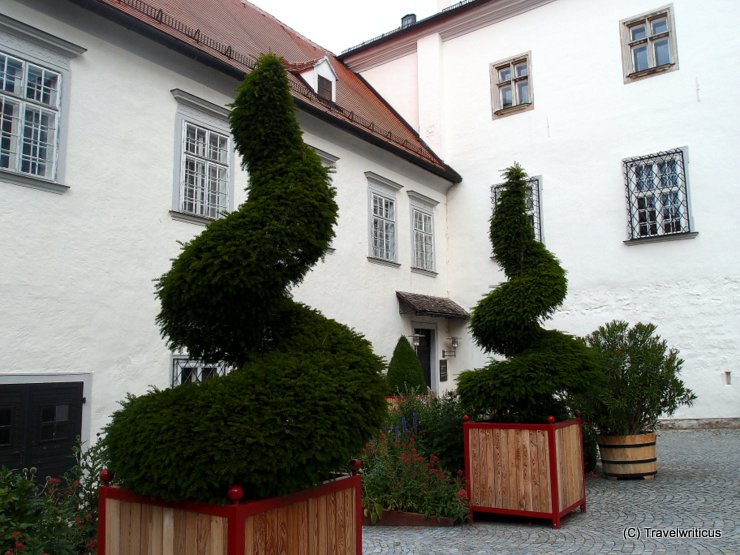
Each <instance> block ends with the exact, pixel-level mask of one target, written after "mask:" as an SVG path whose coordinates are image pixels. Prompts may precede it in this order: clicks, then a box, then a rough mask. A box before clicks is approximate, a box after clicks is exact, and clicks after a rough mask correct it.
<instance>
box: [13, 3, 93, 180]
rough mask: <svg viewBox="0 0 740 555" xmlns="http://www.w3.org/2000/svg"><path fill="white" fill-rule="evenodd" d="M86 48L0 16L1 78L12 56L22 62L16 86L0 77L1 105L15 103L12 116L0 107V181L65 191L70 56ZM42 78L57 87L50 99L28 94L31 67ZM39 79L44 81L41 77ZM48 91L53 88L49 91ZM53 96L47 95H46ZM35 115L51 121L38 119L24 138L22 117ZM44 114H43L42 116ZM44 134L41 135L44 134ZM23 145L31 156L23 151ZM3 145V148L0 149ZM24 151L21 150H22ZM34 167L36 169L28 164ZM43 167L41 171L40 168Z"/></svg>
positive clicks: (71, 57) (72, 56) (77, 54)
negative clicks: (0, 154)
mask: <svg viewBox="0 0 740 555" xmlns="http://www.w3.org/2000/svg"><path fill="white" fill-rule="evenodd" d="M84 52H85V48H83V47H81V46H78V45H76V44H73V43H71V42H68V41H66V40H64V39H61V38H59V37H56V36H54V35H50V34H48V33H46V32H44V31H41V30H39V29H36V28H35V27H31V26H29V25H26V24H25V23H22V22H20V21H17V20H15V19H12V18H10V17H7V16H5V15H2V14H0V53H2V55H3V57H0V77H4V74H5V64H4V62H7V61H10V60H12V61H13V62H14V65H15V66H16V67H17V66H18V65H20V66H21V68H22V70H21V72H22V76H21V80H20V82H19V83H18V88H17V89H14V90H6V89H8V88H9V87H6V86H4V83H3V81H4V80H2V79H0V104H2V106H3V107H6V106H15V110H14V114H13V115H12V116H11V114H10V112H9V111H7V109H5V110H0V119H2V122H0V137H2V142H1V143H0V144H2V146H6V147H7V152H6V156H7V157H6V158H5V159H4V161H5V162H7V166H6V167H0V181H4V182H7V183H13V184H16V185H23V186H26V187H32V188H35V189H41V190H44V191H50V192H54V193H63V192H65V191H66V190H68V189H69V186H68V185H66V184H65V183H64V180H65V162H66V143H67V130H68V128H69V96H70V77H71V75H70V74H71V71H70V66H71V60H72V59H73V58H75V57H76V56H79V55H81V54H83V53H84ZM31 69H33V70H34V71H36V72H40V73H41V74H42V76H53V78H54V79H55V81H56V89H55V90H54V91H53V97H50V98H49V99H48V101H44V100H43V98H42V99H39V98H34V97H33V96H31V95H29V90H28V88H27V84H28V81H27V78H28V72H29V70H31ZM42 80H43V79H42ZM50 92H51V91H50ZM50 96H51V95H50ZM34 113H35V114H36V115H37V116H38V117H39V118H41V117H43V116H45V117H46V118H49V120H51V121H49V123H47V124H42V123H41V121H40V120H39V121H38V122H37V123H38V125H36V124H33V126H32V127H31V128H30V129H32V130H33V133H32V134H33V136H34V139H33V140H31V141H27V140H24V138H23V136H24V135H25V131H26V129H27V124H26V121H27V120H26V117H27V116H28V115H31V114H34ZM21 114H23V119H24V121H23V122H21V123H20V125H18V126H16V127H15V129H13V121H14V120H15V118H16V117H21ZM42 114H43V116H42ZM44 135H46V137H45V138H44V139H42V136H44ZM24 143H25V145H26V146H27V147H29V148H30V149H31V151H33V154H32V153H31V152H30V151H29V150H28V148H26V149H24ZM0 148H1V147H0ZM24 151H25V152H24ZM34 165H36V168H35V170H34V169H33V168H32V166H34ZM41 167H43V172H42V171H39V170H40V168H41Z"/></svg>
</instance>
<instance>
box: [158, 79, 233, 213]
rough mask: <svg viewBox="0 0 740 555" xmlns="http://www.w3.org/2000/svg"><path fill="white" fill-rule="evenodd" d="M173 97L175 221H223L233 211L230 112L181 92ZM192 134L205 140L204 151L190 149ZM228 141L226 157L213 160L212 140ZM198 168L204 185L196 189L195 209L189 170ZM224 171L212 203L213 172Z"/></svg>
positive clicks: (173, 197) (174, 93) (199, 185)
mask: <svg viewBox="0 0 740 555" xmlns="http://www.w3.org/2000/svg"><path fill="white" fill-rule="evenodd" d="M171 92H172V96H173V97H174V98H175V100H176V101H177V112H176V118H175V160H174V170H173V175H174V179H173V194H172V209H171V211H170V214H171V215H172V217H173V218H175V219H178V220H184V221H188V222H192V223H197V224H201V225H205V224H208V223H209V222H211V221H213V220H215V219H218V218H220V217H222V215H223V214H224V213H225V212H229V211H231V210H232V209H233V202H234V173H235V172H234V146H233V140H232V138H231V134H230V129H229V111H228V110H227V109H226V108H223V107H221V106H218V105H216V104H213V103H212V102H209V101H207V100H204V99H202V98H198V97H197V96H194V95H192V94H190V93H187V92H185V91H182V90H180V89H173V90H172V91H171ZM189 130H196V131H197V132H198V133H202V134H203V136H204V137H205V143H204V146H205V147H206V148H205V149H204V150H202V151H196V150H194V149H193V148H190V147H189V145H190V144H192V143H190V142H189V141H188V132H189ZM214 137H216V138H221V139H224V140H225V141H226V144H225V146H224V149H225V151H224V153H223V154H224V156H223V157H218V156H216V157H214V156H213V155H212V151H211V149H210V148H209V147H210V145H211V142H210V141H211V139H212V138H214ZM193 165H197V166H198V167H199V168H201V169H202V170H204V173H203V174H201V177H202V178H203V181H202V182H201V183H199V184H198V185H197V187H198V191H197V192H199V193H200V195H197V194H196V195H195V198H194V199H193V200H194V201H195V205H194V206H193V205H192V204H189V203H188V200H189V199H188V194H187V192H186V191H187V190H188V179H189V175H190V174H189V168H192V167H193ZM213 171H215V172H218V171H224V172H225V176H224V177H223V178H221V179H220V180H221V181H222V183H221V186H219V188H218V190H217V191H216V195H217V196H218V197H220V198H219V200H218V201H217V202H213V195H212V194H210V195H209V186H210V184H212V182H211V181H210V179H211V177H212V172H213Z"/></svg>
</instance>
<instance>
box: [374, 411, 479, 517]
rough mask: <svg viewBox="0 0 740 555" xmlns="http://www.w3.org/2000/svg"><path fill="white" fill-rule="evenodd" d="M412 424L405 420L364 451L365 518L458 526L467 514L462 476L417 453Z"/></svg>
mask: <svg viewBox="0 0 740 555" xmlns="http://www.w3.org/2000/svg"><path fill="white" fill-rule="evenodd" d="M414 424H415V423H414ZM414 424H412V426H411V427H407V426H406V424H405V419H404V420H403V424H402V425H401V426H399V427H395V428H393V429H392V430H391V431H390V432H388V433H381V434H379V435H378V436H377V437H376V438H374V439H373V440H371V441H370V442H369V443H368V444H367V446H366V447H365V449H364V451H363V454H362V460H363V468H362V478H363V480H362V502H363V514H364V515H365V517H366V518H368V519H370V521H371V522H372V523H375V522H377V521H379V520H383V517H384V515H386V514H387V513H388V512H389V511H394V512H396V511H401V512H410V513H418V514H420V515H422V517H425V518H428V519H432V520H434V519H438V518H449V519H451V520H452V521H453V522H462V521H463V520H465V518H466V517H467V516H468V513H469V507H468V501H467V495H466V492H465V486H464V481H463V473H462V471H459V472H458V473H457V474H456V475H453V474H452V473H450V472H449V471H447V470H445V469H444V468H442V467H441V466H440V464H439V462H440V461H439V458H438V457H437V456H436V455H434V454H431V455H429V456H427V455H425V454H423V453H422V452H420V450H419V449H417V444H416V439H415V437H414V435H415V429H416V426H415V425H414Z"/></svg>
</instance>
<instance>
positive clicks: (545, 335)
mask: <svg viewBox="0 0 740 555" xmlns="http://www.w3.org/2000/svg"><path fill="white" fill-rule="evenodd" d="M504 177H505V184H504V187H503V191H502V193H501V195H500V198H499V201H498V204H497V206H496V209H495V210H494V214H493V216H492V218H491V223H490V239H491V243H492V245H493V252H494V255H495V258H496V260H497V261H498V263H499V264H500V265H501V267H502V268H503V270H504V273H505V274H506V277H507V278H508V279H507V281H505V282H503V283H501V284H500V285H498V286H497V287H496V288H495V289H493V290H492V291H491V292H490V293H488V294H487V295H485V296H484V297H483V298H482V299H481V300H480V301H479V302H478V304H477V305H476V306H475V307H474V309H473V311H472V314H471V318H470V328H471V331H472V334H473V338H474V339H475V341H476V343H477V344H478V345H479V346H481V347H482V348H483V349H484V350H485V351H486V352H488V353H491V354H495V355H499V357H500V358H496V359H493V358H492V359H491V360H490V362H489V363H488V364H487V365H486V366H485V367H483V368H479V369H476V370H467V371H465V372H462V373H461V374H460V376H459V377H458V392H459V395H460V399H461V401H462V403H463V405H464V406H465V407H466V408H467V409H468V410H469V411H470V413H471V416H475V417H476V418H479V419H488V420H495V421H497V422H532V423H538V422H545V421H546V419H547V417H548V416H555V417H556V418H558V419H563V418H566V417H568V416H569V414H568V413H569V407H568V405H567V401H566V397H567V395H568V394H571V393H576V392H586V391H592V390H593V388H595V387H597V384H598V383H599V379H598V378H599V374H598V373H597V372H596V363H595V357H594V353H593V352H592V351H591V349H589V348H588V347H587V346H586V345H585V343H584V342H583V341H582V340H580V339H578V338H575V337H573V336H570V335H567V334H565V333H562V332H560V331H556V330H548V329H544V328H543V327H542V326H541V322H543V321H544V320H546V319H547V318H548V317H550V316H551V315H552V314H553V313H554V312H555V310H557V308H558V307H559V306H560V305H561V304H562V302H563V300H564V299H565V295H566V292H567V282H566V278H565V271H564V270H563V268H562V267H561V266H560V264H559V262H558V260H557V259H556V258H555V256H554V255H553V254H552V253H551V252H550V251H548V250H547V249H546V248H545V246H544V245H543V244H542V243H540V242H539V241H537V240H535V237H534V231H533V229H532V226H531V223H530V221H529V218H528V217H527V214H526V207H525V198H526V188H527V181H526V178H527V176H526V173H525V172H524V170H523V169H522V168H521V167H520V166H519V165H514V166H512V167H510V168H508V169H507V170H506V171H505V172H504Z"/></svg>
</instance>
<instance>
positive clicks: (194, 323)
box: [105, 55, 386, 502]
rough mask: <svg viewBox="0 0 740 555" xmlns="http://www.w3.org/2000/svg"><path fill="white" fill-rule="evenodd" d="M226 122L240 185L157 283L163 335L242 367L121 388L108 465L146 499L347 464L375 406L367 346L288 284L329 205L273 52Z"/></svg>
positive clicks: (285, 481) (268, 486) (252, 484)
mask: <svg viewBox="0 0 740 555" xmlns="http://www.w3.org/2000/svg"><path fill="white" fill-rule="evenodd" d="M231 123H232V133H233V135H234V138H235V143H236V146H237V148H238V149H239V151H240V152H241V154H242V156H243V158H244V161H245V164H246V166H247V168H248V169H249V172H250V187H249V197H248V199H247V201H246V202H245V203H244V204H243V205H242V206H240V207H239V209H238V210H237V211H236V212H234V213H232V214H229V215H228V216H226V217H224V218H223V219H221V220H218V221H215V222H213V223H212V224H211V225H209V226H208V227H207V228H206V230H205V231H204V232H203V233H202V234H201V235H200V236H199V237H197V238H196V239H194V240H193V241H191V242H190V243H189V244H186V245H185V246H184V247H183V250H182V252H181V254H180V256H179V257H178V258H177V259H175V260H174V261H173V263H172V268H171V269H170V271H169V272H167V273H166V274H165V275H163V276H162V277H161V278H160V280H159V281H158V283H157V295H158V297H159V299H160V301H161V305H162V310H161V312H160V314H159V316H158V322H159V324H160V326H161V329H162V333H163V335H164V336H166V337H167V338H168V339H169V344H170V346H171V347H173V348H177V347H185V348H187V349H188V350H189V352H190V354H191V356H195V357H200V358H204V359H207V360H218V359H223V360H226V361H229V362H231V363H232V364H233V365H235V366H238V367H239V368H238V369H237V370H234V371H233V372H232V373H230V374H228V375H226V376H224V377H220V378H211V379H209V380H207V381H205V382H203V383H196V384H185V385H182V386H179V387H175V388H173V389H168V390H164V391H159V390H155V391H152V392H150V393H148V394H146V395H142V396H139V397H129V398H128V399H127V400H126V401H125V402H124V403H123V408H122V409H121V410H119V411H117V412H116V413H115V414H114V415H113V417H112V419H111V422H110V424H109V425H108V426H107V429H106V432H107V434H106V438H105V442H106V445H107V447H108V453H109V457H110V463H111V469H112V470H113V472H114V474H115V475H116V476H117V479H118V480H119V481H120V482H121V483H122V484H123V485H124V486H126V487H127V488H129V489H131V490H133V491H134V492H136V493H139V494H141V495H147V496H151V497H157V498H163V499H167V500H184V499H191V500H197V501H206V502H214V501H221V502H223V501H225V500H226V497H225V496H226V491H227V490H228V487H229V486H231V485H233V484H236V483H238V484H241V485H242V486H243V487H244V489H245V491H246V495H247V497H248V498H260V497H268V496H274V495H282V494H286V493H289V492H293V491H297V490H301V489H305V488H307V487H311V486H314V485H316V484H318V483H320V482H321V481H323V480H325V479H326V478H328V477H329V476H330V475H331V474H332V473H333V472H334V471H336V470H341V469H344V468H345V467H346V465H347V463H348V461H349V459H350V458H351V457H352V456H353V455H354V454H355V453H357V452H359V451H360V449H361V448H362V446H363V445H364V443H365V442H366V441H367V440H368V439H369V438H370V436H371V434H372V433H373V432H374V431H375V430H377V429H378V428H379V427H380V426H381V424H382V422H383V420H384V418H385V412H386V403H385V400H384V399H383V394H384V380H383V377H382V374H381V370H382V360H381V359H380V358H379V357H377V356H376V355H375V354H373V352H372V350H371V347H370V344H369V343H368V342H367V341H366V340H365V339H363V338H362V337H361V336H359V335H358V334H357V333H355V332H353V331H352V330H350V329H348V328H347V327H345V326H343V325H342V324H339V323H337V322H335V321H333V320H329V319H327V318H325V317H323V316H322V315H321V314H319V313H318V312H316V311H314V310H312V309H310V308H308V307H306V306H304V305H301V304H298V303H295V302H293V301H292V300H291V299H290V298H289V295H288V289H289V288H290V287H292V286H294V285H295V284H297V283H299V282H300V281H301V279H302V278H303V276H304V275H305V273H306V272H307V271H308V269H309V268H310V267H311V265H313V264H314V263H315V262H316V261H317V260H319V259H320V258H321V256H322V255H323V254H324V252H325V251H326V248H327V246H328V243H329V241H330V240H331V237H332V235H333V232H332V225H333V224H334V222H335V221H336V216H337V206H336V203H335V202H334V190H333V189H332V188H331V186H330V185H329V178H328V174H327V172H326V170H325V169H324V168H323V166H322V165H321V162H320V160H319V159H318V157H317V155H316V154H315V153H314V152H313V151H312V150H311V149H310V148H308V147H307V146H306V145H305V144H304V143H303V141H302V139H301V133H300V128H299V127H298V123H297V121H296V118H295V113H294V107H293V102H292V99H291V97H290V94H289V90H288V82H287V78H286V74H285V71H284V69H283V65H282V62H281V60H280V59H279V58H277V57H276V56H273V55H267V56H264V57H262V58H261V59H260V61H259V63H258V65H257V67H256V69H255V70H253V71H252V72H251V73H250V74H249V75H248V76H247V77H246V78H245V81H244V83H243V85H242V86H241V88H240V89H239V91H238V95H237V98H236V101H235V103H234V108H233V111H232V117H231Z"/></svg>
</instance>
